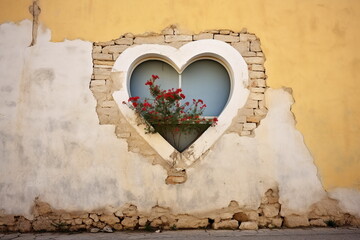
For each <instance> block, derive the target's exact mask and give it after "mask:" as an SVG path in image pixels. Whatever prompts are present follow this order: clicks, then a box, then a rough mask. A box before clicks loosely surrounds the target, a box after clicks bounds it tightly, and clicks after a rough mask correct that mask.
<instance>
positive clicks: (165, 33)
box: [161, 26, 174, 35]
mask: <svg viewBox="0 0 360 240" xmlns="http://www.w3.org/2000/svg"><path fill="white" fill-rule="evenodd" d="M161 33H162V34H164V35H172V34H174V29H173V28H172V26H170V27H167V28H165V29H164V30H162V31H161Z"/></svg>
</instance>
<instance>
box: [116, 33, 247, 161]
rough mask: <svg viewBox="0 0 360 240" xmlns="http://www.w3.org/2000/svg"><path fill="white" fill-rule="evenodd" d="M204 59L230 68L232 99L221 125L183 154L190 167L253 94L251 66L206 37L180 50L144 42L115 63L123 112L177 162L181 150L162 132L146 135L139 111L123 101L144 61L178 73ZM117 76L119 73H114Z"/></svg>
mask: <svg viewBox="0 0 360 240" xmlns="http://www.w3.org/2000/svg"><path fill="white" fill-rule="evenodd" d="M200 58H203V59H216V60H217V61H218V62H220V63H222V64H223V65H224V67H225V68H226V69H227V70H228V73H229V76H230V81H231V89H230V96H229V100H228V102H227V104H226V106H225V107H224V109H223V111H222V113H221V114H220V116H219V117H218V124H217V126H215V127H211V128H208V129H207V130H206V131H205V132H204V133H203V134H202V135H201V136H200V137H199V138H198V139H197V140H196V141H195V142H194V143H193V144H192V145H191V146H190V147H189V148H188V149H186V150H185V151H184V152H183V153H182V154H183V155H184V156H186V159H183V160H184V163H185V164H186V165H187V166H190V165H191V164H192V163H193V162H194V161H196V160H197V159H199V158H200V157H201V155H202V154H203V153H205V152H206V151H207V150H208V149H209V148H210V147H211V146H212V145H213V144H214V143H215V142H216V141H217V140H218V139H219V138H220V136H221V135H222V134H223V133H224V132H225V131H226V129H227V128H228V127H229V126H230V125H231V123H232V119H233V118H234V117H235V116H236V115H237V112H238V109H240V108H242V107H243V106H244V105H245V103H246V100H247V98H248V96H249V90H248V89H247V85H248V67H247V64H246V62H245V60H244V59H243V57H242V56H241V55H240V53H239V52H238V51H237V50H236V49H235V48H233V47H231V46H230V45H228V44H227V43H224V42H222V41H219V40H213V39H206V40H199V41H194V42H189V43H187V44H185V45H183V46H182V47H180V48H179V49H177V48H174V47H171V46H166V45H159V44H142V45H137V46H132V47H129V48H127V49H126V50H125V51H124V52H123V53H121V54H120V55H119V57H118V58H117V60H116V61H115V63H114V66H113V68H112V72H118V73H120V74H117V75H116V76H117V78H116V79H113V81H115V84H116V85H117V86H119V90H118V91H115V92H114V93H113V97H114V100H115V102H116V103H117V104H118V106H119V109H120V111H121V113H122V114H123V115H124V117H125V118H126V120H127V121H128V122H129V123H130V124H131V125H132V126H133V127H134V128H135V130H136V131H137V132H138V133H139V134H140V136H142V137H143V139H144V140H145V141H147V142H148V143H149V144H150V146H151V147H152V148H153V149H154V150H155V151H156V152H158V154H159V155H160V156H161V157H162V158H163V159H164V160H166V161H168V162H169V163H171V164H173V162H174V159H173V156H174V152H177V150H176V149H174V148H173V146H171V145H170V144H169V143H168V142H167V141H166V140H165V139H164V138H163V137H162V136H161V135H160V134H145V131H144V128H143V127H142V126H138V124H137V120H136V114H135V112H134V111H133V110H131V109H129V108H128V107H127V106H126V105H124V104H122V102H123V101H127V100H128V98H129V92H130V90H129V81H130V77H131V73H132V71H133V69H135V67H136V66H137V65H138V64H140V63H141V62H142V61H146V60H149V59H157V60H161V61H164V62H167V63H169V64H170V65H171V66H172V67H173V68H174V69H175V70H176V71H177V72H178V73H181V72H182V71H183V70H184V69H185V68H186V67H187V66H188V65H190V64H191V63H193V62H195V61H197V60H199V59H200ZM114 76H115V75H114Z"/></svg>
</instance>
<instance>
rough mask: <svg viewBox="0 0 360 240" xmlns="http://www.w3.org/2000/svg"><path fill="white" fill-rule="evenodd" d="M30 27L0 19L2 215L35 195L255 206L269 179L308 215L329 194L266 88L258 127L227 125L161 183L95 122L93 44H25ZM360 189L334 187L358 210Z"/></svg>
mask: <svg viewBox="0 0 360 240" xmlns="http://www.w3.org/2000/svg"><path fill="white" fill-rule="evenodd" d="M31 29H32V27H31V23H30V22H29V21H23V22H21V23H20V24H19V25H16V24H13V23H8V24H2V25H1V26H0V33H1V34H2V35H1V36H2V37H1V38H0V39H1V42H0V47H1V54H2V55H1V64H0V66H1V71H0V73H1V79H2V81H1V86H0V89H1V91H2V94H1V98H2V101H1V108H0V114H1V115H0V116H1V118H0V126H1V128H0V129H1V130H0V134H1V136H2V137H1V140H2V141H1V145H0V146H1V166H2V167H1V169H0V183H1V185H0V202H1V206H0V209H2V211H1V214H2V216H3V215H11V216H14V215H15V216H19V215H22V216H26V217H27V218H28V219H32V218H33V217H34V215H33V213H32V211H31V208H32V206H33V201H34V199H35V198H37V197H38V198H39V199H40V200H41V201H45V202H47V203H49V204H50V205H51V206H52V207H53V208H55V209H63V210H65V211H85V212H90V211H92V210H93V209H99V208H105V207H110V206H112V207H115V208H117V207H121V206H123V205H124V204H129V203H131V204H134V205H136V206H137V208H138V209H139V211H150V209H151V208H152V207H153V206H155V205H160V206H162V207H166V208H171V210H172V212H173V213H175V214H184V213H187V214H195V215H196V214H201V213H206V212H211V211H214V210H216V209H221V208H224V207H225V206H227V205H228V204H229V202H231V201H236V202H237V204H238V205H239V208H241V209H245V210H254V211H255V210H257V209H258V208H259V206H261V204H262V200H261V199H262V197H263V196H264V195H265V193H266V192H267V191H268V189H275V188H276V189H279V203H280V204H281V212H280V214H281V216H290V215H293V214H297V215H300V216H303V215H304V214H305V215H307V214H308V213H309V212H310V211H311V207H312V206H313V205H314V204H316V203H318V202H320V201H322V199H326V197H327V193H326V192H325V191H324V189H323V187H322V186H321V182H320V180H319V178H318V176H317V169H316V167H315V165H314V163H313V159H312V157H311V155H310V153H309V151H308V149H307V148H306V146H305V144H304V142H303V137H302V135H301V134H300V132H299V131H298V130H296V128H295V121H294V118H293V114H292V113H291V111H290V108H291V106H292V104H293V98H292V96H291V95H290V93H289V92H288V91H286V90H284V89H277V90H275V89H268V90H266V94H265V96H266V101H265V102H266V107H267V108H268V113H267V116H266V117H265V118H264V119H263V120H262V122H261V124H260V126H259V127H258V128H257V129H255V130H254V133H255V134H254V137H248V136H242V137H240V136H239V135H238V134H237V133H232V132H229V133H226V134H224V135H223V137H222V138H220V140H219V141H218V142H217V143H216V144H215V145H214V147H213V148H212V149H210V151H209V152H208V154H207V156H206V158H205V159H203V160H201V161H199V162H197V163H196V164H194V166H192V167H191V168H189V169H188V181H186V182H185V183H184V184H182V185H167V184H166V183H165V181H164V179H165V177H166V170H165V169H164V168H162V167H161V166H159V165H153V163H152V161H150V160H149V159H146V158H144V156H143V155H142V154H140V153H137V152H135V153H134V152H131V151H130V152H129V151H128V143H127V141H126V140H125V139H122V138H117V137H116V135H115V126H114V125H99V122H98V116H97V113H96V111H95V109H96V101H95V99H94V98H93V94H92V92H91V91H90V89H89V80H90V78H91V74H92V72H93V63H92V57H91V53H92V44H91V43H90V42H86V41H81V40H75V41H65V42H61V43H52V42H49V39H50V31H43V30H42V29H40V30H39V32H38V41H37V44H35V45H34V46H32V47H28V43H29V42H30V41H31ZM140 151H141V149H140ZM224 173H226V174H224ZM310 192H311V194H309V193H310ZM358 195H359V193H358V192H357V191H353V192H346V191H344V192H342V194H336V193H334V194H332V195H331V197H332V198H334V199H338V200H339V201H340V204H339V206H340V207H341V209H342V211H343V212H344V213H349V214H352V215H355V216H358V215H359V209H358V205H356V203H357V200H355V201H349V199H358Z"/></svg>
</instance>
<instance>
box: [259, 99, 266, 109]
mask: <svg viewBox="0 0 360 240" xmlns="http://www.w3.org/2000/svg"><path fill="white" fill-rule="evenodd" d="M259 108H265V100H263V101H259Z"/></svg>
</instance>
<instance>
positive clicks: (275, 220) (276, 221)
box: [271, 218, 283, 228]
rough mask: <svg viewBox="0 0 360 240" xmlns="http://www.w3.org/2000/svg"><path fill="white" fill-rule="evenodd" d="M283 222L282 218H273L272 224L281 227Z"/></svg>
mask: <svg viewBox="0 0 360 240" xmlns="http://www.w3.org/2000/svg"><path fill="white" fill-rule="evenodd" d="M282 223H283V220H282V218H273V219H271V224H272V225H274V227H277V228H281V226H282Z"/></svg>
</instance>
